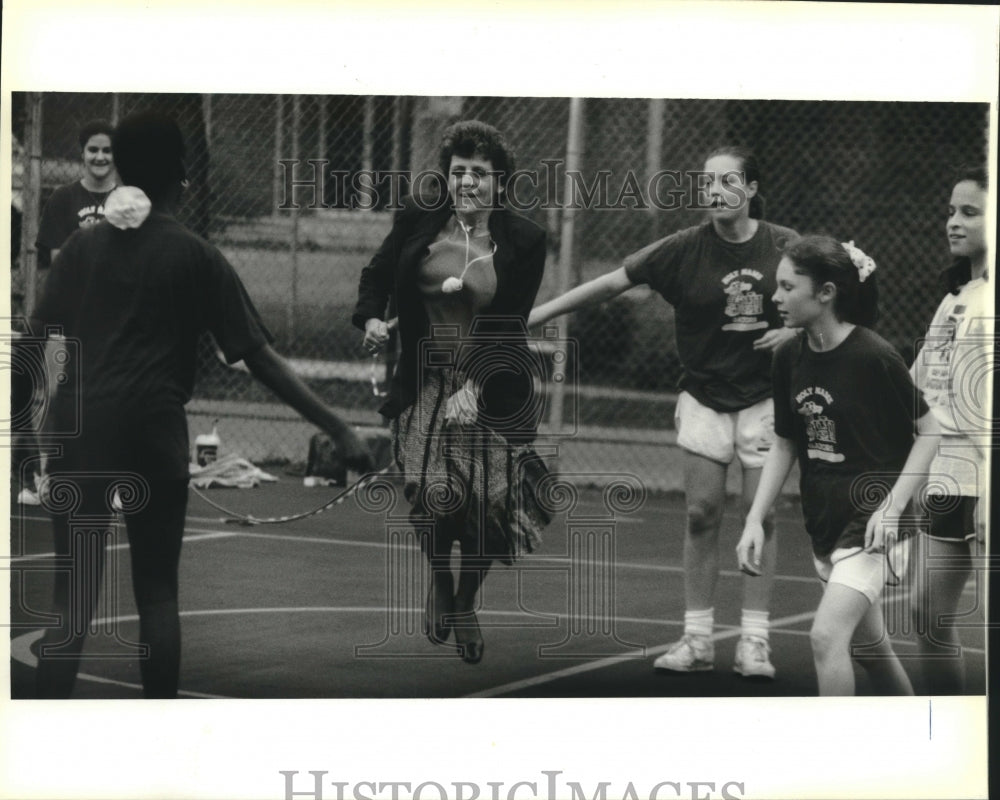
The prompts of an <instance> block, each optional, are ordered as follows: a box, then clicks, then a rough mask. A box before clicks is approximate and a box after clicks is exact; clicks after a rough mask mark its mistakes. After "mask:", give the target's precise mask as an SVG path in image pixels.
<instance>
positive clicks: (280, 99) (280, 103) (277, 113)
mask: <svg viewBox="0 0 1000 800" xmlns="http://www.w3.org/2000/svg"><path fill="white" fill-rule="evenodd" d="M284 109H285V96H284V95H283V94H276V95H275V96H274V186H273V187H272V193H273V195H274V203H273V204H272V208H271V214H272V215H273V216H274V217H278V216H280V214H278V209H279V208H280V207H281V178H282V173H281V158H282V154H281V150H282V147H283V146H284V142H283V141H282V116H283V112H284Z"/></svg>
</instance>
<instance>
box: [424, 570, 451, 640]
mask: <svg viewBox="0 0 1000 800" xmlns="http://www.w3.org/2000/svg"><path fill="white" fill-rule="evenodd" d="M453 587H454V580H453V579H452V576H451V574H450V573H445V574H443V575H442V576H441V577H439V578H437V577H432V578H431V585H430V586H429V587H428V589H427V603H426V605H425V606H424V633H425V634H426V636H427V638H428V639H430V640H431V643H432V644H444V643H445V642H447V641H448V637H449V636H450V635H451V618H450V615H451V614H452V611H453V608H452V604H453V600H454V598H453V595H452V590H453Z"/></svg>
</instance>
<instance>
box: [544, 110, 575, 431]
mask: <svg viewBox="0 0 1000 800" xmlns="http://www.w3.org/2000/svg"><path fill="white" fill-rule="evenodd" d="M582 146H583V98H580V97H571V98H570V101H569V126H568V130H567V132H566V172H565V175H564V180H565V182H566V183H565V196H564V202H563V209H562V226H561V230H560V235H559V271H558V273H557V275H556V278H557V280H556V295H557V296H558V295H562V294H565V293H566V292H568V291H569V288H570V286H569V276H570V272H571V271H572V270H573V234H574V231H575V229H576V193H575V191H574V189H575V186H576V184H575V182H574V181H573V180H572V178H571V173H572V172H576V171H578V170H579V169H580V158H581V155H582V149H583V148H582ZM556 325H557V326H558V330H559V340H561V341H564V340H565V339H566V338H567V336H568V332H569V324H568V321H567V319H566V316H565V315H563V316H561V317H559V318H558V319H557V320H556ZM565 386H566V364H565V362H557V363H556V364H555V365H554V366H553V370H552V404H551V405H550V406H549V425H550V426H551V428H552V431H553V432H554V433H558V432H559V431H560V430H562V424H563V405H564V403H565Z"/></svg>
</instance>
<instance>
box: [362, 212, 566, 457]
mask: <svg viewBox="0 0 1000 800" xmlns="http://www.w3.org/2000/svg"><path fill="white" fill-rule="evenodd" d="M452 213H453V212H452V209H451V205H450V203H449V202H443V203H442V202H440V201H436V200H434V199H426V198H425V199H424V200H423V202H419V203H418V202H416V201H415V200H414V199H413V198H412V197H407V198H405V199H404V200H403V209H402V210H400V211H399V212H397V214H396V218H395V220H394V221H393V225H392V230H391V231H390V232H389V235H388V236H386V238H385V240H384V241H383V242H382V245H381V246H380V247H379V249H378V251H377V252H376V253H375V255H374V256H373V257H372V260H371V261H370V262H369V264H368V266H366V267H365V268H364V269H363V270H362V271H361V280H360V282H359V284H358V302H357V306H356V307H355V309H354V314H353V316H352V318H351V319H352V322H353V323H354V325H356V326H357V327H358V328H360V329H361V330H364V327H365V322H366V321H367V320H369V319H372V318H373V317H374V318H376V319H385V314H386V307H387V305H388V301H389V299H390V298H391V297H394V298H395V301H396V312H397V315H398V317H399V337H400V343H401V348H402V349H401V353H400V358H399V363H398V365H397V367H396V372H395V374H394V375H393V378H392V381H391V383H390V386H389V394H388V399H387V400H386V403H385V405H383V406H382V408H380V409H379V413H381V414H382V415H383V416H385V417H387V418H389V419H395V418H396V417H398V416H399V414H400V413H401V412H402V411H403V410H404V409H405V408H407V407H408V406H410V405H412V404H413V402H414V401H415V399H416V397H417V391H418V386H417V382H418V379H419V372H420V371H419V369H418V367H419V365H418V361H419V359H420V342H421V340H422V339H425V338H426V337H427V335H428V334H429V332H430V322H429V320H428V318H427V313H426V311H425V310H424V305H423V300H422V298H421V296H420V291H419V289H418V288H417V270H418V268H419V266H420V262H421V260H422V259H423V258H424V256H426V254H427V252H428V246H429V245H430V244H431V242H433V241H434V238H435V237H436V236H437V235H438V233H439V232H440V231H441V229H442V228H443V227H444V225H445V224H446V223H447V222H448V219H449V218H450V217H451V215H452ZM489 228H490V235H491V236H492V238H493V241H494V242H495V243H496V252H495V253H494V255H493V267H494V269H495V270H496V276H497V288H496V294H495V295H494V297H493V302H492V303H491V304H490V305H489V307H488V308H486V309H484V310H483V311H482V312H481V313H480V315H479V317H478V318H477V320H476V321H475V322H474V324H473V335H472V338H473V341H474V342H475V344H474V345H473V346H472V347H471V348H466V351H467V352H480V353H481V354H482V356H483V358H484V359H485V360H484V361H482V362H479V363H481V364H483V365H484V371H486V372H489V373H490V377H488V378H486V379H485V380H484V381H483V382H482V384H481V394H480V414H479V421H480V422H481V423H483V424H486V425H488V426H489V427H491V428H493V429H495V430H496V431H497V432H498V433H501V434H502V435H504V436H505V437H506V438H507V439H509V440H513V439H522V440H523V439H527V440H529V441H530V440H531V439H533V438H534V434H535V430H536V429H537V427H538V418H539V416H540V414H541V406H542V403H541V402H540V401H539V398H537V397H536V396H535V389H534V384H533V381H532V378H533V377H534V376H536V375H539V374H540V373H539V371H538V370H539V369H540V367H539V366H538V362H537V357H536V356H533V355H531V354H530V353H529V351H528V348H527V345H526V334H527V327H526V322H525V321H526V319H527V317H528V312H529V311H530V310H531V307H532V306H533V305H534V302H535V296H536V295H537V294H538V287H539V285H540V284H541V281H542V272H543V270H544V268H545V254H546V246H545V231H544V230H543V229H542V228H541V227H539V226H538V225H536V224H535V223H534V222H531V221H530V220H528V219H525V218H524V217H521V216H518V215H517V214H514V213H513V212H511V211H509V210H507V209H505V208H502V207H501V208H498V209H496V210H495V211H494V212H493V213H492V214H491V215H490V220H489ZM498 354H499V355H498ZM487 362H490V363H489V364H488V365H487ZM498 364H500V365H501V367H500V369H499V370H497V369H496V366H497V365H498ZM490 367H492V368H490Z"/></svg>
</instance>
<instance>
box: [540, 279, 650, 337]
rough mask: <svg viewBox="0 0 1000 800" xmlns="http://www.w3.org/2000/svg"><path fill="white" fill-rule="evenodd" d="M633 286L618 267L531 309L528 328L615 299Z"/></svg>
mask: <svg viewBox="0 0 1000 800" xmlns="http://www.w3.org/2000/svg"><path fill="white" fill-rule="evenodd" d="M633 286H635V284H634V283H633V282H632V279H631V278H629V276H628V274H627V273H626V272H625V267H619V268H618V269H616V270H615V271H614V272H608V273H606V274H604V275H601V276H600V277H599V278H594V279H593V280H592V281H587V282H586V283H582V284H580V285H579V286H577V287H576V288H575V289H570V290H569V291H568V292H566V294H563V295H560V296H559V297H556V298H553V299H552V300H549V301H548V302H547V303H542V304H541V305H540V306H536V307H535V308H533V309H531V314H529V315H528V327H535V326H537V325H541V324H542V323H545V322H548V321H549V320H550V319H554V318H555V317H561V316H562V315H563V314H568V313H569V312H570V311H576V310H577V309H578V308H583V307H584V306H593V305H597V304H598V303H603V302H604V301H605V300H610V299H611V298H612V297H617V296H618V295H620V294H621V293H622V292H625V291H628V290H629V289H631V288H632V287H633Z"/></svg>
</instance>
